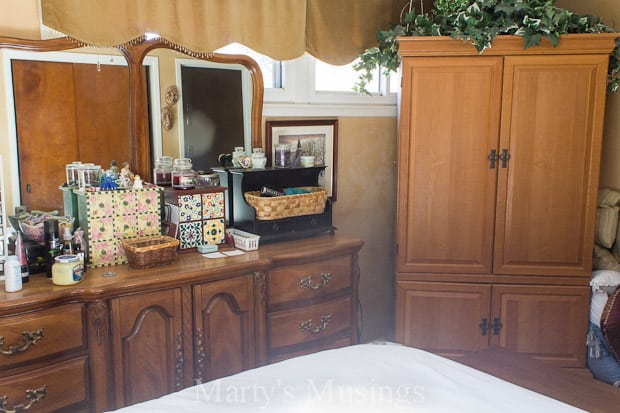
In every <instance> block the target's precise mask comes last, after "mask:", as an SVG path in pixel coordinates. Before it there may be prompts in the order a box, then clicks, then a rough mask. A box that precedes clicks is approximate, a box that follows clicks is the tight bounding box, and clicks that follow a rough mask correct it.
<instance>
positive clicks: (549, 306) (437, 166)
mask: <svg viewBox="0 0 620 413" xmlns="http://www.w3.org/2000/svg"><path fill="white" fill-rule="evenodd" d="M615 37H617V34H574V35H564V36H563V37H562V39H561V41H560V44H559V46H558V47H553V46H552V45H551V44H550V43H548V42H546V41H543V43H542V44H541V45H540V46H537V47H533V48H529V49H525V48H524V46H523V39H522V38H521V37H516V36H500V37H498V38H497V39H496V40H495V42H494V43H493V45H492V47H491V48H490V49H487V50H485V51H484V53H482V54H478V53H477V52H476V50H475V49H474V47H473V46H472V45H471V44H470V43H466V42H462V41H460V40H453V39H451V38H448V37H405V38H401V39H400V54H401V57H402V78H403V80H402V96H401V107H400V129H399V134H400V140H399V172H398V202H397V208H398V211H397V257H396V315H395V323H396V325H395V333H396V341H398V342H400V343H403V344H406V345H411V346H415V347H420V348H423V349H427V350H430V351H434V352H437V353H440V354H446V355H451V356H457V357H458V355H459V354H463V353H464V352H468V351H476V350H480V349H483V348H486V347H489V346H501V347H505V348H507V349H509V350H512V351H516V352H520V353H526V354H529V355H531V356H533V357H536V358H539V359H545V360H548V361H551V362H552V363H554V364H556V365H559V366H563V367H577V368H579V367H583V366H585V356H586V347H585V341H586V332H587V324H588V318H589V302H590V288H589V284H588V283H589V280H590V275H591V271H592V265H591V262H592V247H593V242H594V241H593V240H594V224H595V210H596V196H597V191H598V180H599V163H600V155H601V153H600V152H601V141H602V131H603V118H604V109H605V98H606V79H607V66H608V60H609V53H610V52H611V51H612V50H613V47H614V39H615Z"/></svg>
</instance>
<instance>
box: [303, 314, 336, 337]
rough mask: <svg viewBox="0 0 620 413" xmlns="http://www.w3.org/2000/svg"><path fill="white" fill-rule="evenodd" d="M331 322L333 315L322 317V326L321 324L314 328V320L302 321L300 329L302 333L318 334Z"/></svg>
mask: <svg viewBox="0 0 620 413" xmlns="http://www.w3.org/2000/svg"><path fill="white" fill-rule="evenodd" d="M330 321H332V315H331V313H330V314H327V315H322V316H321V324H319V325H318V326H316V327H314V326H313V325H312V319H310V320H306V321H302V322H301V323H299V329H300V330H301V331H307V332H308V333H312V334H318V333H320V332H321V331H323V330H325V329H326V328H327V326H328V325H329V323H330Z"/></svg>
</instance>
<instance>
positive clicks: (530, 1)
mask: <svg viewBox="0 0 620 413" xmlns="http://www.w3.org/2000/svg"><path fill="white" fill-rule="evenodd" d="M614 31H615V30H612V29H610V28H609V27H607V26H606V25H604V24H603V23H602V21H601V19H600V18H598V17H596V16H591V15H579V14H576V13H572V12H570V11H568V10H565V9H562V8H559V7H556V6H555V0H436V1H435V3H434V8H433V10H431V11H430V12H429V13H424V14H417V13H416V11H415V10H414V9H412V10H411V11H410V12H407V13H405V14H404V17H403V19H402V22H400V23H398V24H393V25H392V26H391V27H390V28H389V29H388V30H379V31H378V32H377V46H375V47H372V48H370V49H367V50H365V51H364V52H363V53H362V54H361V55H360V58H359V60H358V62H357V63H356V64H355V65H354V69H355V70H356V71H358V72H359V79H358V83H357V84H356V85H355V87H354V89H355V90H356V91H357V92H358V93H361V94H369V92H368V91H367V89H366V86H367V85H368V83H369V82H370V81H371V80H372V71H373V70H375V69H376V68H377V67H380V68H382V69H383V71H384V73H385V74H389V72H395V71H396V70H397V69H398V66H399V57H398V42H397V39H398V37H401V36H451V37H452V38H455V39H461V40H464V41H471V42H472V44H473V45H474V47H475V48H476V50H478V52H479V53H482V52H484V50H485V49H486V48H489V47H491V42H492V41H493V39H495V37H496V36H497V35H500V34H509V35H517V36H523V42H524V47H525V48H529V47H532V46H536V45H538V44H539V43H540V41H541V40H542V39H543V38H544V39H547V40H549V41H550V42H551V43H552V44H553V46H554V47H555V46H557V45H558V43H559V41H560V35H561V34H566V33H603V32H614ZM619 72H620V41H619V40H616V48H615V49H614V50H613V52H612V53H611V55H610V59H609V78H608V91H609V92H615V91H616V90H617V89H618V87H619V85H620V73H619Z"/></svg>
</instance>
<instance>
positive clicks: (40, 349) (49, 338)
mask: <svg viewBox="0 0 620 413" xmlns="http://www.w3.org/2000/svg"><path fill="white" fill-rule="evenodd" d="M0 337H2V339H1V340H0V341H2V345H1V346H0V349H1V352H0V369H4V368H9V367H12V366H15V365H17V364H20V363H24V362H30V361H32V360H37V359H39V358H43V357H49V356H52V355H55V354H58V353H62V352H68V351H76V350H82V349H83V350H86V337H85V328H84V307H83V305H82V304H69V305H63V306H60V307H56V308H50V309H46V310H41V311H37V312H34V313H28V314H20V315H15V316H11V317H5V318H0ZM7 353H8V354H7Z"/></svg>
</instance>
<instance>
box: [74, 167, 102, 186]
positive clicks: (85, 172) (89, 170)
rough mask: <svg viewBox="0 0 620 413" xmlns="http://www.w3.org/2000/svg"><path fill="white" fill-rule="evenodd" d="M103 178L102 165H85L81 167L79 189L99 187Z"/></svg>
mask: <svg viewBox="0 0 620 413" xmlns="http://www.w3.org/2000/svg"><path fill="white" fill-rule="evenodd" d="M100 177H101V165H95V164H93V163H84V164H82V165H79V187H80V189H85V188H90V187H98V186H99V178H100Z"/></svg>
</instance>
